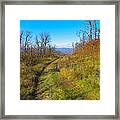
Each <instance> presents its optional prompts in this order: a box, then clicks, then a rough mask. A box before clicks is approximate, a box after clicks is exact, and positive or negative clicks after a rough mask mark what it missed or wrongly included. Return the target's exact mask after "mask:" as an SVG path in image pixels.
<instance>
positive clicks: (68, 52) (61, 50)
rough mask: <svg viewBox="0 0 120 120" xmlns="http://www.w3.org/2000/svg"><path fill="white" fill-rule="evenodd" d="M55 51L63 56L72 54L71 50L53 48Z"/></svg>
mask: <svg viewBox="0 0 120 120" xmlns="http://www.w3.org/2000/svg"><path fill="white" fill-rule="evenodd" d="M55 49H56V51H59V52H61V53H64V54H71V53H72V52H73V49H72V48H55Z"/></svg>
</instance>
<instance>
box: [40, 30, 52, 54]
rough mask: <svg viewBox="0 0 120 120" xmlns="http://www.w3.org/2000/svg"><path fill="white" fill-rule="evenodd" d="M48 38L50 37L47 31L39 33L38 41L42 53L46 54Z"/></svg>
mask: <svg viewBox="0 0 120 120" xmlns="http://www.w3.org/2000/svg"><path fill="white" fill-rule="evenodd" d="M50 39H51V38H50V34H49V33H47V32H44V33H41V34H40V43H41V48H42V51H43V54H44V55H45V54H46V48H47V45H48V44H49V43H50Z"/></svg>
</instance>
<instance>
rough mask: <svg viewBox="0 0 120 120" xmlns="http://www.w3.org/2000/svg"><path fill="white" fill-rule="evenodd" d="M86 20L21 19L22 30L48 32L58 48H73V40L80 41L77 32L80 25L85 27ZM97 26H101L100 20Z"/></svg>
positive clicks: (35, 32)
mask: <svg viewBox="0 0 120 120" xmlns="http://www.w3.org/2000/svg"><path fill="white" fill-rule="evenodd" d="M85 23H86V21H84V20H20V30H21V31H30V32H32V34H33V39H34V37H35V35H38V34H39V33H42V32H48V33H49V34H50V36H51V44H52V45H56V47H57V48H61V47H66V48H71V47H72V42H76V41H79V38H78V37H77V36H76V32H77V31H79V29H80V27H82V28H83V29H84V24H85ZM97 26H98V27H100V25H99V21H97Z"/></svg>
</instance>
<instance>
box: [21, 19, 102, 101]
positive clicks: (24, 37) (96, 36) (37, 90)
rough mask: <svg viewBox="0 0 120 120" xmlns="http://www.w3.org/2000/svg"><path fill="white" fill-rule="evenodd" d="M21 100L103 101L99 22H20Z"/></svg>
mask: <svg viewBox="0 0 120 120" xmlns="http://www.w3.org/2000/svg"><path fill="white" fill-rule="evenodd" d="M19 33H20V34H19V38H20V45H19V46H20V100H100V20H96V19H95V20H94V19H93V20H20V32H19Z"/></svg>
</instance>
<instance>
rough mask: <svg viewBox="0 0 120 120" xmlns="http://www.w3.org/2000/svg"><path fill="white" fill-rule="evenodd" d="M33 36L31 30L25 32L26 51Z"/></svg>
mask: <svg viewBox="0 0 120 120" xmlns="http://www.w3.org/2000/svg"><path fill="white" fill-rule="evenodd" d="M31 38H32V34H31V32H29V31H26V32H25V45H24V47H25V52H26V51H27V49H28V48H29V42H30V40H31Z"/></svg>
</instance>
